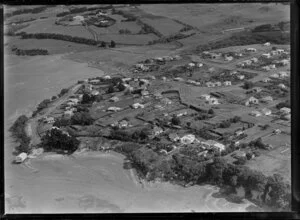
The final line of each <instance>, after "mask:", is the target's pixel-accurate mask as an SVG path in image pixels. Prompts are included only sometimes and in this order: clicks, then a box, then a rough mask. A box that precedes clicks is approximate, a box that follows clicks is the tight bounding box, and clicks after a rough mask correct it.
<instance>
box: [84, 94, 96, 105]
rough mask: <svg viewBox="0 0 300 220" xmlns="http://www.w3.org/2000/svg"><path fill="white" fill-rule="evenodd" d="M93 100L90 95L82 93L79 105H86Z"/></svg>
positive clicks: (93, 97)
mask: <svg viewBox="0 0 300 220" xmlns="http://www.w3.org/2000/svg"><path fill="white" fill-rule="evenodd" d="M95 99H96V97H95V96H93V95H90V94H88V93H84V94H83V96H82V100H81V104H88V103H91V102H94V101H95Z"/></svg>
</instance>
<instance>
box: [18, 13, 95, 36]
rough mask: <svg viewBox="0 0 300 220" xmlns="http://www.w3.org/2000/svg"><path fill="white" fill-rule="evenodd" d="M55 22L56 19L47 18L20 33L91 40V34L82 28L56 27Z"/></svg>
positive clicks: (35, 22)
mask: <svg viewBox="0 0 300 220" xmlns="http://www.w3.org/2000/svg"><path fill="white" fill-rule="evenodd" d="M55 20H56V18H48V19H44V20H38V21H33V22H31V25H30V26H29V27H26V28H24V29H22V30H21V31H24V32H27V33H57V34H65V35H70V36H76V37H83V38H88V39H93V36H92V34H91V33H89V32H88V31H87V30H86V29H85V27H84V26H62V25H56V24H55Z"/></svg>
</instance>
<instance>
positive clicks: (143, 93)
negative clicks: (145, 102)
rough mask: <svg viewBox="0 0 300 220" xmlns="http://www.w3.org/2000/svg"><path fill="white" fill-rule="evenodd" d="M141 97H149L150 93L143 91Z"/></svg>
mask: <svg viewBox="0 0 300 220" xmlns="http://www.w3.org/2000/svg"><path fill="white" fill-rule="evenodd" d="M141 95H142V96H148V95H149V91H147V90H143V91H142V92H141Z"/></svg>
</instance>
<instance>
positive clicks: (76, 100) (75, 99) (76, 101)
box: [68, 98, 79, 104]
mask: <svg viewBox="0 0 300 220" xmlns="http://www.w3.org/2000/svg"><path fill="white" fill-rule="evenodd" d="M68 102H73V103H74V104H78V102H79V99H77V98H71V99H68Z"/></svg>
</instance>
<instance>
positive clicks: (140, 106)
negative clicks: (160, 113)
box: [132, 103, 145, 109]
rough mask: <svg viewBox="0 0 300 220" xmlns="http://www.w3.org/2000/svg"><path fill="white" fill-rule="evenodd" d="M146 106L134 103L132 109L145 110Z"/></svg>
mask: <svg viewBox="0 0 300 220" xmlns="http://www.w3.org/2000/svg"><path fill="white" fill-rule="evenodd" d="M144 107H145V106H144V105H143V104H140V103H134V104H132V108H134V109H137V108H144Z"/></svg>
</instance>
